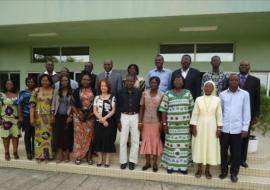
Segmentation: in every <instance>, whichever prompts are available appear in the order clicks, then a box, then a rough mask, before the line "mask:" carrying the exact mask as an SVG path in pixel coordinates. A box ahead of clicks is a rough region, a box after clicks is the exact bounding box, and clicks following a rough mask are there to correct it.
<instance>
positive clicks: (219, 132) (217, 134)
mask: <svg viewBox="0 0 270 190" xmlns="http://www.w3.org/2000/svg"><path fill="white" fill-rule="evenodd" d="M216 136H217V138H219V137H220V136H221V130H218V129H217V131H216Z"/></svg>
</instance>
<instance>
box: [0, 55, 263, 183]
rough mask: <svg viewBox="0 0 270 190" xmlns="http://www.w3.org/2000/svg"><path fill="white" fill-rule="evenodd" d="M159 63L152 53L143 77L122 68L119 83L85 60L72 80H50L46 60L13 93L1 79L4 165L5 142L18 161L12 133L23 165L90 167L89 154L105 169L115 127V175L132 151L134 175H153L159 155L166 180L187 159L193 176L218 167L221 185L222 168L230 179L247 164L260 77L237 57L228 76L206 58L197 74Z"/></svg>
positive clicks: (187, 61) (108, 66)
mask: <svg viewBox="0 0 270 190" xmlns="http://www.w3.org/2000/svg"><path fill="white" fill-rule="evenodd" d="M163 64H164V58H163V56H162V55H157V56H156V57H155V68H154V69H153V70H151V71H149V73H148V74H147V77H146V79H145V80H144V78H143V77H140V76H139V67H138V66H137V65H136V64H131V65H129V66H128V68H127V73H128V74H127V76H126V77H125V79H124V80H122V76H121V75H120V74H119V73H118V72H116V71H114V70H113V62H112V60H111V59H108V60H105V61H104V72H102V73H100V74H99V75H95V74H94V73H93V72H92V70H93V64H92V63H91V62H90V63H87V64H85V68H84V70H83V71H82V72H81V75H80V79H79V81H78V82H76V81H75V80H72V79H70V77H69V70H68V69H67V68H63V69H62V70H61V72H60V74H57V73H56V72H55V71H54V64H53V62H51V61H48V62H47V63H46V71H45V72H43V73H41V74H40V75H39V76H38V81H36V79H35V78H32V77H27V78H26V81H25V82H26V86H27V89H25V90H22V91H20V93H19V95H17V91H16V89H15V85H14V82H13V81H12V80H7V81H6V83H5V86H4V92H3V93H1V94H0V108H1V118H0V125H1V126H0V136H1V137H2V139H3V144H4V149H5V159H6V160H10V159H11V156H10V153H9V145H10V141H12V144H13V155H14V159H19V155H18V143H19V140H18V139H19V137H21V129H22V131H24V132H25V134H24V142H25V149H26V153H27V158H28V159H29V160H31V159H33V158H35V159H36V160H37V161H38V162H39V163H40V162H47V161H48V160H51V159H52V158H55V159H56V162H57V163H60V162H63V161H65V162H69V161H70V159H74V161H75V163H76V164H80V163H81V162H82V161H83V160H84V159H85V158H86V160H87V162H88V164H90V165H92V164H93V159H92V155H93V154H94V153H95V154H96V155H97V161H96V165H97V167H100V166H102V165H104V167H110V162H111V153H114V152H116V148H115V140H116V135H117V128H118V130H119V132H120V151H119V154H120V155H119V162H120V168H121V169H126V168H127V167H128V168H129V169H130V170H134V169H135V167H136V164H137V162H138V155H139V153H140V154H141V155H145V165H144V166H143V167H142V170H147V169H149V168H152V170H153V171H154V172H157V171H158V165H159V164H158V161H159V157H160V156H161V159H160V165H161V166H162V167H164V168H165V169H167V172H168V173H169V174H171V173H173V172H180V173H182V174H187V173H188V168H189V167H190V166H191V164H192V162H194V163H196V164H197V171H196V173H195V176H196V177H198V178H199V177H201V176H202V173H203V166H205V172H204V174H205V176H206V178H207V179H211V178H212V175H211V172H210V166H215V165H220V164H221V174H220V175H219V177H220V178H221V179H224V178H226V176H227V175H228V165H229V164H230V165H231V167H230V174H231V180H232V182H237V179H238V178H237V175H238V172H239V168H240V165H242V166H243V167H248V165H247V163H246V161H247V147H248V140H249V138H248V137H249V132H250V129H251V126H252V125H254V124H255V123H256V122H257V121H258V117H259V114H260V112H259V110H260V80H259V79H258V78H256V77H254V76H252V75H250V73H249V71H250V64H249V63H248V62H247V61H241V62H240V66H239V71H240V73H239V74H230V75H228V74H225V73H224V72H222V71H220V70H219V68H220V64H221V60H220V57H218V56H214V57H212V59H211V65H212V71H210V72H206V73H204V74H203V76H202V77H201V74H200V72H199V71H198V70H197V69H194V68H191V67H190V65H191V57H190V56H189V55H184V56H183V57H182V59H181V68H180V69H177V70H176V71H174V72H172V71H171V70H170V69H166V68H164V67H163ZM128 147H130V153H129V156H128V154H127V149H128ZM228 152H230V159H229V160H228ZM70 155H71V156H72V158H70Z"/></svg>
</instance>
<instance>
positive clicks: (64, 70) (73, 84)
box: [54, 67, 79, 90]
mask: <svg viewBox="0 0 270 190" xmlns="http://www.w3.org/2000/svg"><path fill="white" fill-rule="evenodd" d="M69 75H70V73H69V69H68V68H66V67H63V68H62V69H61V71H60V76H66V77H68V78H69V77H70V76H69ZM59 85H60V81H58V82H56V83H55V85H54V88H55V89H59ZM70 86H71V88H72V90H76V89H77V88H78V87H79V86H78V82H77V81H75V80H73V79H70Z"/></svg>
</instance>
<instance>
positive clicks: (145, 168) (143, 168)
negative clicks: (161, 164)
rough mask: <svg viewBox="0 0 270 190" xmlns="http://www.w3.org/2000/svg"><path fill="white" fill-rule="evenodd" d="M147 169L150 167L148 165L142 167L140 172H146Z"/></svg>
mask: <svg viewBox="0 0 270 190" xmlns="http://www.w3.org/2000/svg"><path fill="white" fill-rule="evenodd" d="M149 168H151V165H150V164H148V165H144V166H143V167H142V170H143V171H145V170H148V169H149Z"/></svg>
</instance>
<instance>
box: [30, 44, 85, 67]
mask: <svg viewBox="0 0 270 190" xmlns="http://www.w3.org/2000/svg"><path fill="white" fill-rule="evenodd" d="M48 59H50V60H52V61H54V62H59V63H75V62H76V63H85V62H89V59H90V56H89V47H88V46H80V47H37V48H33V49H32V62H33V63H45V62H46V60H48Z"/></svg>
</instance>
